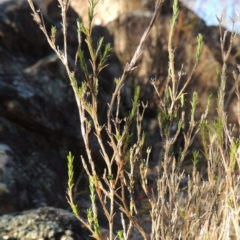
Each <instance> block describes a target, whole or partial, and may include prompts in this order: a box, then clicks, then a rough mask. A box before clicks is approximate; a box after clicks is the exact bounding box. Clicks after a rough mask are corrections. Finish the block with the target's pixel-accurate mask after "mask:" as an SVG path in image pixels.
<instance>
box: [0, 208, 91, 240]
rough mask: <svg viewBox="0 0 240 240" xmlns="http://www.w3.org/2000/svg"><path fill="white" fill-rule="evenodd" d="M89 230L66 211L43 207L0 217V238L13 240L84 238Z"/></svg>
mask: <svg viewBox="0 0 240 240" xmlns="http://www.w3.org/2000/svg"><path fill="white" fill-rule="evenodd" d="M89 235H90V234H89V232H88V230H87V229H86V228H84V227H83V226H81V224H80V222H79V221H78V220H77V218H76V217H75V216H74V215H73V214H71V213H69V212H68V211H65V210H62V209H57V208H50V207H44V208H39V209H37V210H28V211H25V212H19V213H13V214H7V215H3V216H1V217H0V238H1V239H14V240H20V239H21V240H34V239H39V240H40V239H51V240H84V239H86V240H87V239H89V238H90V236H89Z"/></svg>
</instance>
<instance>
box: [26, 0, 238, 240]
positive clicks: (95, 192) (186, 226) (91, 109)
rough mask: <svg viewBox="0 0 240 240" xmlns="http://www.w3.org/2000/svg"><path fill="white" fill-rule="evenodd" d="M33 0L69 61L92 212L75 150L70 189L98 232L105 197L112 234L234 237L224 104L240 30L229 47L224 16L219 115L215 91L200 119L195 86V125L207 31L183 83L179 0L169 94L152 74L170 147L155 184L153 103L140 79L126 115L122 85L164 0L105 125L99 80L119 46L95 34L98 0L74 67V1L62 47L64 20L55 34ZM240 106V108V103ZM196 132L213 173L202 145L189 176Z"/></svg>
mask: <svg viewBox="0 0 240 240" xmlns="http://www.w3.org/2000/svg"><path fill="white" fill-rule="evenodd" d="M28 2H29V4H30V7H31V9H32V11H33V18H34V20H35V21H36V22H37V24H38V25H39V27H40V29H41V30H42V31H43V33H44V35H45V37H46V38H47V41H48V43H49V45H50V46H51V48H52V49H53V50H54V51H55V53H56V54H57V56H58V57H59V59H60V60H61V61H62V63H63V65H64V66H65V68H66V71H67V73H68V76H69V79H70V83H71V86H72V89H73V91H74V95H75V99H76V103H77V106H78V110H79V117H80V127H81V132H82V136H83V140H84V144H85V147H86V153H87V159H84V158H83V157H81V159H82V164H83V167H84V170H85V172H86V173H87V176H88V178H89V189H90V191H89V195H90V200H91V207H90V208H89V209H88V210H87V214H86V216H84V214H83V213H81V212H80V211H79V209H78V207H77V205H76V204H75V203H74V198H73V186H74V178H73V177H74V176H73V156H72V154H71V153H69V155H68V157H67V158H68V190H67V197H68V202H69V204H70V206H71V208H72V211H73V212H74V214H75V216H76V217H77V218H78V219H79V220H80V222H81V223H82V224H83V225H84V226H85V227H87V228H88V229H89V231H90V232H91V234H92V237H93V238H95V239H103V236H101V227H100V222H99V218H98V210H97V209H98V207H97V203H96V201H99V202H100V204H101V207H102V209H103V211H104V213H105V216H106V218H107V220H108V224H109V227H108V239H110V240H112V239H117V238H118V239H130V238H131V233H132V231H136V230H137V231H139V233H140V235H141V236H142V238H143V239H228V238H229V237H230V238H232V237H234V236H238V234H239V233H240V231H239V195H238V192H239V191H238V176H237V174H234V173H236V170H238V169H239V164H240V158H239V139H237V138H234V137H233V135H232V130H231V129H229V127H228V125H227V113H226V111H225V108H224V95H225V85H226V80H227V77H226V69H227V63H226V62H227V59H228V57H229V55H230V52H231V49H232V43H233V41H234V38H235V34H234V33H230V35H231V40H230V43H229V47H228V49H227V50H225V44H226V36H227V32H224V33H223V32H222V28H221V22H222V20H221V18H220V19H219V24H220V35H221V39H220V41H221V52H222V57H223V66H222V69H221V71H220V72H219V73H218V79H219V89H218V105H217V114H218V116H217V118H216V120H214V121H212V122H209V121H208V120H207V114H208V109H209V107H210V101H211V98H210V97H209V99H208V104H207V106H206V111H205V112H204V113H203V114H202V117H201V119H200V120H199V121H197V120H195V111H196V107H197V101H198V100H197V98H198V95H197V93H196V92H194V93H193V95H192V100H191V116H190V121H189V125H188V126H185V124H184V122H185V94H186V92H185V91H186V87H187V85H188V84H189V82H190V81H191V79H192V78H193V76H194V72H195V69H196V68H197V65H198V63H199V61H200V57H201V51H202V47H203V38H202V35H201V34H199V35H198V38H197V41H198V45H197V52H196V59H195V65H194V66H193V69H192V71H191V73H190V74H189V77H188V78H187V80H186V82H185V83H184V84H183V86H182V87H181V89H179V81H180V79H181V77H182V76H183V74H184V73H183V71H182V70H180V71H179V72H178V74H176V69H175V65H174V48H173V45H172V39H173V35H174V28H175V24H176V22H177V19H178V13H179V7H178V1H177V0H174V3H173V16H172V20H171V22H170V32H169V41H168V54H169V65H168V73H169V75H168V81H167V85H166V86H165V91H164V94H163V95H161V94H160V93H159V92H158V89H157V87H156V85H155V81H154V80H152V82H151V83H152V85H153V87H154V89H155V91H156V92H157V94H158V96H159V103H160V104H159V114H158V122H159V126H160V134H161V138H162V139H163V140H162V145H163V149H164V154H163V158H162V159H161V161H160V163H159V166H158V168H157V177H156V179H155V182H154V183H153V185H151V186H149V183H148V175H147V171H148V160H149V156H150V152H151V147H147V148H146V146H145V143H144V141H145V134H144V132H143V131H142V121H143V118H144V111H145V109H146V108H147V104H144V103H141V102H140V101H139V95H140V88H139V87H138V86H136V87H135V91H134V96H133V100H132V109H131V111H130V112H129V114H128V115H127V116H125V117H124V118H121V119H120V115H119V112H120V106H121V101H122V100H121V88H122V86H123V84H124V81H125V80H126V76H127V75H128V74H130V73H131V72H132V71H134V70H135V69H136V66H137V60H138V59H139V58H141V55H142V52H143V46H144V43H145V41H146V38H147V37H148V34H149V32H150V31H151V28H152V26H153V23H154V21H155V19H156V16H157V14H158V13H159V11H160V9H161V6H162V4H163V2H164V1H163V0H158V1H157V2H156V7H155V12H154V13H153V17H152V19H151V22H150V23H149V26H148V28H147V29H146V30H145V31H144V33H143V35H142V38H141V39H140V42H139V45H138V46H137V48H136V51H135V53H134V55H133V57H132V59H131V60H130V61H129V63H127V64H126V65H125V67H124V70H123V74H122V76H121V78H119V79H115V89H114V91H113V93H112V97H111V101H110V102H109V107H108V111H107V112H106V119H107V121H106V123H105V124H104V125H101V124H100V122H99V110H98V94H99V84H101V83H100V82H99V81H98V76H99V73H100V72H101V71H102V69H103V68H105V67H106V65H107V64H108V63H107V60H108V57H109V54H110V52H111V46H110V45H109V44H106V45H104V44H103V38H100V39H99V40H98V42H97V43H94V42H93V40H92V37H91V34H92V20H93V18H94V14H95V12H94V9H95V6H96V4H97V3H98V1H96V0H89V12H88V15H89V25H88V26H84V25H83V23H82V22H81V21H80V20H77V28H78V31H77V35H78V36H77V37H78V40H79V50H78V51H77V53H76V56H77V58H76V59H77V61H76V63H75V66H74V68H73V70H72V69H70V66H69V63H68V44H67V22H66V12H67V9H68V7H69V1H68V0H59V5H60V8H61V11H62V31H63V38H64V49H63V52H62V51H61V50H60V49H58V47H57V46H56V43H55V39H56V31H57V30H56V28H55V27H52V29H51V34H50V35H49V34H48V32H47V29H46V28H45V25H44V22H43V18H42V16H41V12H39V11H36V9H35V7H34V5H33V3H32V0H28ZM82 35H84V36H85V41H86V43H87V46H88V50H89V52H90V60H89V61H90V63H91V70H89V68H88V64H87V63H86V62H85V60H84V52H83V51H82V50H81V36H82ZM94 44H95V45H94ZM94 46H96V48H94ZM78 61H79V63H80V67H81V69H82V70H83V72H84V76H85V80H84V81H82V82H81V83H79V82H78V81H77V79H76V74H75V73H76V68H77V62H78ZM110 64H111V63H110ZM90 73H91V74H90ZM233 76H234V79H235V80H236V94H237V97H238V100H239V101H238V104H239V103H240V94H239V90H238V85H237V83H238V82H237V81H238V74H236V73H234V75H233ZM238 109H240V105H238ZM239 116H240V114H239ZM122 123H124V124H122ZM239 123H240V118H239ZM173 128H175V129H176V131H175V132H174V133H172V129H173ZM133 129H135V130H134V132H131V131H132V130H133ZM103 133H104V134H106V135H107V139H106V138H105V137H103ZM91 134H94V135H95V137H96V139H97V141H98V144H99V148H100V153H101V155H102V158H103V159H104V161H105V163H106V169H105V171H104V174H103V176H99V175H98V173H97V171H96V170H95V164H96V163H95V162H94V160H93V158H92V153H91V147H90V135H91ZM180 134H183V137H184V147H183V148H182V149H179V157H178V159H176V158H175V156H174V154H173V150H172V148H173V145H174V143H175V142H176V141H177V138H178V136H179V135H180ZM196 134H200V135H201V139H202V145H203V153H204V156H205V158H206V160H207V163H208V178H207V180H206V179H203V178H202V176H200V173H199V172H198V171H197V168H196V166H197V163H198V161H199V152H198V151H194V152H193V154H192V156H193V160H192V161H193V172H192V175H191V176H185V174H184V171H181V170H180V167H179V166H180V165H181V163H182V162H183V161H184V159H185V157H186V154H187V153H188V151H189V147H190V145H191V144H192V142H193V140H194V137H195V136H196ZM132 135H134V136H136V137H135V139H136V141H135V140H133V139H134V138H132ZM106 143H107V144H109V145H110V147H111V149H112V152H109V151H107V148H106ZM144 147H145V149H147V150H146V152H144ZM114 164H115V165H116V166H117V171H113V165H114ZM136 176H138V177H139V178H140V179H141V187H142V189H143V191H144V193H145V195H146V199H147V202H148V204H149V212H147V216H144V217H146V218H147V219H148V220H149V223H150V224H151V227H150V229H146V226H144V225H143V224H141V220H140V218H139V215H138V211H139V210H140V209H139V206H137V204H136V198H135V197H134V191H135V184H136ZM154 189H156V191H154ZM117 209H118V211H120V213H121V219H122V229H119V230H118V231H117V232H114V218H115V214H116V211H117Z"/></svg>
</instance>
